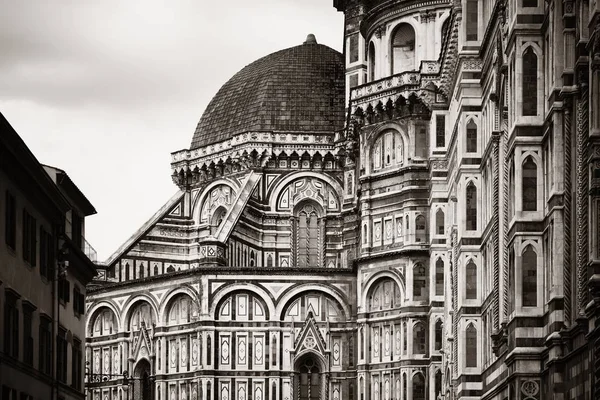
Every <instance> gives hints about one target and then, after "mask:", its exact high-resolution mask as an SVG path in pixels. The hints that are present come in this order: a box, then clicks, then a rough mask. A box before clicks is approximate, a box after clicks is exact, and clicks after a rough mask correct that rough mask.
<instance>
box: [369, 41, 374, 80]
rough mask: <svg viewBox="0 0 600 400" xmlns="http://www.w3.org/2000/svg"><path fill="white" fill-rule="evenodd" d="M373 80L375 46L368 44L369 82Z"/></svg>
mask: <svg viewBox="0 0 600 400" xmlns="http://www.w3.org/2000/svg"><path fill="white" fill-rule="evenodd" d="M374 80H375V45H374V44H373V42H371V43H369V81H374Z"/></svg>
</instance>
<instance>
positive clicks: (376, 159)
mask: <svg viewBox="0 0 600 400" xmlns="http://www.w3.org/2000/svg"><path fill="white" fill-rule="evenodd" d="M403 146H404V145H403V141H402V138H401V137H400V134H399V133H398V132H395V131H393V130H389V131H387V132H384V133H382V134H381V135H379V137H378V138H377V140H376V141H375V142H374V144H373V148H372V151H371V158H372V160H373V169H374V170H375V171H377V170H379V169H381V168H387V167H391V166H395V165H402V164H403V157H404V156H403V148H404V147H403Z"/></svg>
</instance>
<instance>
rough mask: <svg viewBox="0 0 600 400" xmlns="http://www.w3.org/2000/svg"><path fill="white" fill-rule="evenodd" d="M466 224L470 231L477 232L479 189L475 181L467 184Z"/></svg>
mask: <svg viewBox="0 0 600 400" xmlns="http://www.w3.org/2000/svg"><path fill="white" fill-rule="evenodd" d="M466 192H467V201H466V217H467V218H466V222H467V226H466V228H467V230H468V231H476V230H477V188H476V187H475V184H474V183H473V181H470V182H469V183H468V184H467V191H466Z"/></svg>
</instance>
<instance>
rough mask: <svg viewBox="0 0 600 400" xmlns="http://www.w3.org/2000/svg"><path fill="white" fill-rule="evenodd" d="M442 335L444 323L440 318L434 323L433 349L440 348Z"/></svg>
mask: <svg viewBox="0 0 600 400" xmlns="http://www.w3.org/2000/svg"><path fill="white" fill-rule="evenodd" d="M443 335H444V324H443V322H442V320H441V319H438V320H437V321H436V323H435V350H441V349H442V337H443Z"/></svg>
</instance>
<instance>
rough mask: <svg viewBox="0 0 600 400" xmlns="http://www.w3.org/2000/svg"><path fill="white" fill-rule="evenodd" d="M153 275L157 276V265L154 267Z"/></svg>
mask: <svg viewBox="0 0 600 400" xmlns="http://www.w3.org/2000/svg"><path fill="white" fill-rule="evenodd" d="M154 275H155V276H156V275H158V265H155V266H154Z"/></svg>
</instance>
